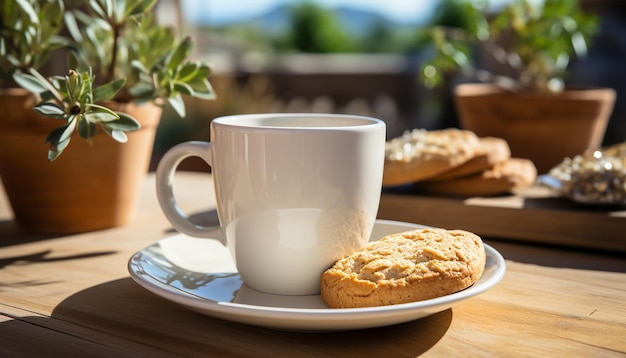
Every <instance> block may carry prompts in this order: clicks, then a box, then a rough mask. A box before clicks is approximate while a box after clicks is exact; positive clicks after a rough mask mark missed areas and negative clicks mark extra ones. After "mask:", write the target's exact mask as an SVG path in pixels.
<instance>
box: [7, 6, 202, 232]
mask: <svg viewBox="0 0 626 358" xmlns="http://www.w3.org/2000/svg"><path fill="white" fill-rule="evenodd" d="M155 3H156V0H137V1H128V2H124V1H107V0H91V1H88V2H86V3H84V4H82V3H78V4H77V5H76V7H74V8H71V9H70V8H66V7H65V4H64V2H63V1H62V0H0V6H1V9H2V14H1V15H0V25H1V26H0V31H1V32H0V65H1V66H0V68H1V71H2V72H1V73H0V75H3V78H2V80H3V82H2V84H3V87H18V86H16V85H19V87H20V88H21V90H20V89H18V88H10V89H3V90H2V92H1V93H0V106H1V108H2V110H3V113H4V114H3V115H1V116H0V143H2V150H1V151H0V176H1V178H2V182H3V186H4V188H5V190H6V193H7V196H8V198H9V201H10V203H11V206H12V209H13V211H14V215H15V221H16V223H17V224H18V226H19V227H20V228H21V229H23V230H25V231H28V232H32V233H44V234H55V233H71V232H83V231H91V230H97V229H104V228H108V227H114V226H119V225H123V224H125V223H127V222H128V220H129V219H130V217H131V215H132V212H133V208H134V205H135V203H136V200H137V197H138V193H139V189H140V186H141V183H142V181H143V178H144V175H145V172H146V170H147V168H148V165H149V160H150V155H151V150H152V144H153V140H154V134H155V131H156V127H157V125H158V123H159V120H160V116H161V108H162V106H163V105H165V104H169V105H171V107H172V108H173V109H174V110H175V111H176V112H177V113H178V114H179V115H180V116H181V117H184V116H185V105H184V101H183V96H182V95H190V96H195V97H200V98H205V99H210V98H213V90H212V88H211V85H210V83H209V81H208V76H209V74H210V67H209V66H208V65H207V64H204V63H200V62H190V61H189V60H188V55H189V53H190V48H191V42H190V40H189V39H188V38H185V39H182V40H181V39H178V38H176V37H175V36H174V35H173V32H172V30H171V29H168V28H165V27H163V26H160V25H158V24H156V23H155V21H154V15H153V13H152V11H151V10H153V8H154V6H155ZM64 34H67V35H64ZM59 53H60V54H61V56H65V55H67V66H68V69H67V70H64V71H63V73H61V74H60V75H58V74H54V75H50V76H45V75H43V74H42V73H40V71H41V68H42V66H43V65H44V64H45V63H46V61H47V59H48V58H50V57H51V56H54V55H57V56H58V54H59ZM70 142H71V144H72V145H71V146H68V145H69V144H70ZM46 152H47V153H48V154H47V156H46Z"/></svg>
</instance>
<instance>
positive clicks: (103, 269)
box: [0, 173, 626, 357]
mask: <svg viewBox="0 0 626 358" xmlns="http://www.w3.org/2000/svg"><path fill="white" fill-rule="evenodd" d="M176 185H177V188H179V190H178V191H177V196H178V198H179V201H180V202H181V204H182V206H183V207H184V208H185V210H187V211H188V212H190V213H191V212H200V211H203V210H207V209H210V208H211V207H212V205H213V202H214V199H213V191H212V188H211V182H210V176H209V175H208V174H197V173H193V174H192V173H182V174H179V175H178V176H177V184H176ZM142 195H143V196H142V199H141V203H140V206H139V208H138V211H137V214H136V218H135V220H134V221H133V222H132V224H130V225H128V226H125V227H120V228H116V229H110V230H103V231H97V232H92V233H85V234H80V235H71V236H63V237H32V236H24V235H21V234H20V233H18V232H17V229H16V228H15V227H14V224H13V222H12V221H11V212H10V209H9V206H8V203H7V202H6V198H5V197H4V196H3V195H0V357H37V356H46V357H49V356H64V357H67V356H80V357H86V356H89V357H95V356H103V357H130V356H133V357H134V356H149V357H159V356H228V357H235V356H254V357H266V356H289V357H294V356H295V357H306V356H318V357H370V356H374V357H414V356H420V355H423V356H434V357H439V356H452V357H454V356H468V357H469V356H472V357H474V356H533V357H543V356H550V357H557V356H561V357H569V356H576V357H580V356H588V357H609V356H624V355H626V338H625V337H626V259H624V258H622V257H621V256H620V255H615V256H613V255H610V254H607V253H604V254H600V253H594V252H583V251H576V250H567V249H564V248H547V247H540V246H533V245H531V244H528V243H527V244H516V243H513V242H512V241H511V240H508V239H507V240H503V241H500V240H495V239H494V240H491V239H490V240H487V242H488V243H489V244H490V245H492V246H493V247H495V248H496V249H497V250H498V251H500V252H501V253H502V254H503V255H504V257H505V258H506V259H507V273H506V275H505V277H504V279H503V280H502V281H501V282H500V283H499V284H498V285H497V286H495V287H494V288H493V289H491V290H489V291H487V292H486V293H483V294H481V295H479V296H476V297H474V298H471V299H468V300H465V301H462V302H460V303H459V304H457V305H455V306H454V307H453V308H452V309H448V310H445V311H443V312H440V313H438V314H435V315H432V316H429V317H427V318H424V319H421V320H417V321H413V322H410V323H405V324H400V325H396V326H390V327H383V328H375V329H368V330H360V331H348V332H333V333H293V332H281V331H275V330H269V329H264V328H258V327H252V326H247V325H243V324H238V323H232V322H227V321H223V320H219V319H216V318H211V317H207V316H204V315H201V314H198V313H194V312H192V311H190V310H187V309H185V308H183V307H180V306H178V305H176V304H174V303H171V302H169V301H167V300H165V299H162V298H160V297H158V296H156V295H153V294H152V293H150V292H148V291H146V290H145V289H143V288H142V287H140V286H139V285H137V284H136V283H135V282H134V281H132V279H131V278H130V277H129V274H128V272H127V269H126V264H127V261H128V259H129V257H130V256H131V255H132V254H133V253H135V252H137V251H138V250H140V249H142V248H144V247H146V246H148V245H150V244H152V243H154V242H157V241H158V240H160V239H162V238H165V237H168V236H171V235H173V231H172V229H171V227H170V225H169V224H168V222H167V221H166V219H165V217H164V216H163V215H162V214H161V211H160V209H159V207H158V204H157V202H156V196H155V194H154V177H153V176H149V177H148V178H147V179H146V185H145V191H144V192H143V194H142ZM447 226H450V227H453V226H454V220H453V219H450V222H449V223H448V225H447ZM513 234H514V233H513Z"/></svg>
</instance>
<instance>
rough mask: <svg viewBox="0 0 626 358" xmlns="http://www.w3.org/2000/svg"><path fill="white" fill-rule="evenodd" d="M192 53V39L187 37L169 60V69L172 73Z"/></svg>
mask: <svg viewBox="0 0 626 358" xmlns="http://www.w3.org/2000/svg"><path fill="white" fill-rule="evenodd" d="M190 51H191V38H189V37H186V38H185V39H184V40H183V41H181V42H180V43H179V44H178V46H177V47H176V49H175V50H174V52H172V53H171V55H170V57H169V58H168V60H167V68H168V69H170V70H172V71H173V70H175V69H176V68H177V67H178V66H179V65H180V64H181V63H182V62H183V61H184V60H185V59H186V58H187V56H189V52H190Z"/></svg>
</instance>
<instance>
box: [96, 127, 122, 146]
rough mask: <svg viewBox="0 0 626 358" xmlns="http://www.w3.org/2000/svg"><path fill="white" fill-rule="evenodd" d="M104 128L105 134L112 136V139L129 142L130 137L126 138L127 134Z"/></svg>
mask: <svg viewBox="0 0 626 358" xmlns="http://www.w3.org/2000/svg"><path fill="white" fill-rule="evenodd" d="M102 128H103V129H104V132H105V133H106V134H108V135H110V136H111V138H113V139H114V140H115V141H116V142H119V143H126V142H127V141H128V136H126V133H124V132H122V131H118V130H115V129H111V128H107V127H104V126H103V127H102Z"/></svg>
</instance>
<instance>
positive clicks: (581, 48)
mask: <svg viewBox="0 0 626 358" xmlns="http://www.w3.org/2000/svg"><path fill="white" fill-rule="evenodd" d="M448 3H450V2H448ZM458 5H461V6H465V8H464V9H463V11H462V13H463V14H464V16H465V23H466V24H467V26H465V27H464V28H463V27H457V28H452V27H442V26H435V27H433V29H432V39H433V43H434V45H435V46H434V48H435V55H434V56H433V58H431V59H430V60H429V61H427V62H425V63H424V64H423V66H422V69H421V75H420V76H421V79H422V80H423V82H424V83H425V84H426V86H427V87H434V86H437V85H439V84H441V83H442V82H443V81H444V80H445V79H446V78H447V74H448V73H450V71H460V72H461V73H462V74H463V75H465V76H468V77H469V78H473V79H475V80H478V81H479V82H483V83H464V84H460V85H457V86H456V87H455V91H454V98H455V105H456V108H457V111H458V115H459V120H460V123H461V126H462V127H463V128H465V129H469V130H472V131H474V132H475V133H476V134H477V135H479V136H496V137H501V138H504V139H506V140H507V141H508V143H509V146H510V147H511V152H512V154H513V155H515V156H518V157H524V158H529V159H531V160H533V162H534V163H535V165H536V166H537V169H538V171H539V172H540V173H545V172H547V171H548V170H549V169H550V168H551V167H553V166H554V165H556V164H558V163H559V162H561V161H562V160H563V159H564V158H565V157H573V156H575V155H577V154H580V153H583V152H584V151H585V150H587V149H590V148H597V147H599V146H601V144H602V140H603V138H604V134H605V130H606V126H607V123H608V120H609V117H610V115H611V112H612V109H613V104H614V101H615V91H614V90H613V89H610V88H582V87H578V88H576V87H573V86H567V85H566V77H565V76H566V74H567V69H568V65H569V64H570V62H571V61H570V60H571V59H572V58H577V57H581V56H585V55H586V53H587V49H588V47H589V45H590V42H591V39H592V37H593V35H594V34H595V33H596V32H597V29H598V21H599V20H598V18H597V17H596V16H594V15H591V14H587V13H585V12H584V11H583V10H582V9H581V8H580V6H579V3H578V2H577V1H573V0H545V1H544V2H531V1H528V0H513V1H512V2H510V3H509V4H508V5H506V6H505V7H503V8H502V9H501V10H500V11H499V12H498V13H495V14H490V13H489V11H487V10H488V7H487V6H486V5H484V7H479V5H478V3H477V2H465V3H461V4H458ZM477 54H478V55H477ZM477 57H478V58H479V59H480V61H476V58H477ZM479 62H480V63H481V65H482V66H478V65H477V63H479Z"/></svg>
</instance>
